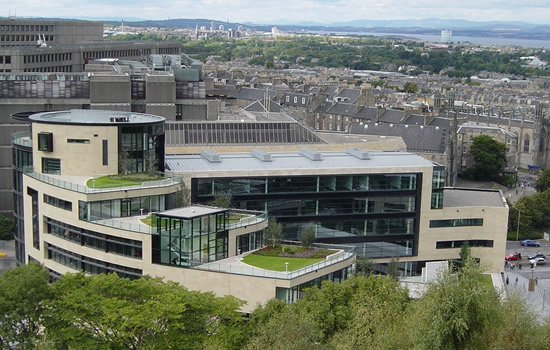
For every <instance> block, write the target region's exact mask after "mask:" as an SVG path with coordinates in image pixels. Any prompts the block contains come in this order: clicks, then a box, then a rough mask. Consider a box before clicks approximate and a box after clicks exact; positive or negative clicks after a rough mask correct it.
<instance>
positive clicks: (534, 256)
mask: <svg viewBox="0 0 550 350" xmlns="http://www.w3.org/2000/svg"><path fill="white" fill-rule="evenodd" d="M528 258H529V260H533V259H536V258H544V254H542V253H535V254H531V255H529V256H528Z"/></svg>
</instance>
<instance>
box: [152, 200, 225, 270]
mask: <svg viewBox="0 0 550 350" xmlns="http://www.w3.org/2000/svg"><path fill="white" fill-rule="evenodd" d="M227 215H228V212H227V211H223V212H221V213H214V214H209V215H203V216H197V217H194V218H190V219H185V218H179V217H164V216H156V215H155V216H154V217H153V220H156V228H157V235H155V236H153V263H157V264H168V265H177V266H185V267H187V266H193V265H197V264H203V263H207V262H212V261H216V260H220V259H225V258H227V255H228V252H227V246H228V231H227V230H226V227H225V224H226V216H227Z"/></svg>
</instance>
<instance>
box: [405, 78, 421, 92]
mask: <svg viewBox="0 0 550 350" xmlns="http://www.w3.org/2000/svg"><path fill="white" fill-rule="evenodd" d="M417 91H418V85H416V83H413V82H410V81H408V82H406V83H405V85H403V92H406V93H409V94H414V93H416V92H417Z"/></svg>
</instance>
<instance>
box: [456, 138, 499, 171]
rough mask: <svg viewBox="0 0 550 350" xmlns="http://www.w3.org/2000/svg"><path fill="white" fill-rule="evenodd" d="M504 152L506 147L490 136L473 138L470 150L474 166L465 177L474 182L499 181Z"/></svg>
mask: <svg viewBox="0 0 550 350" xmlns="http://www.w3.org/2000/svg"><path fill="white" fill-rule="evenodd" d="M505 151H506V145H505V144H503V143H501V142H498V141H496V140H493V138H492V137H491V136H487V135H480V136H476V137H474V138H473V142H472V147H471V148H470V154H471V156H472V158H473V161H474V164H473V166H472V167H471V168H469V169H468V170H467V172H466V173H465V176H467V177H471V178H473V179H475V180H487V181H497V182H498V181H500V179H501V177H502V171H503V170H504V165H505V163H506V154H505Z"/></svg>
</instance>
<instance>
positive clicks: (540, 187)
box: [535, 169, 550, 192]
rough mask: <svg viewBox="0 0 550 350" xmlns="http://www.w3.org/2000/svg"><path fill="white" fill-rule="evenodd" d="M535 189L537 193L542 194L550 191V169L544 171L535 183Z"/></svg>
mask: <svg viewBox="0 0 550 350" xmlns="http://www.w3.org/2000/svg"><path fill="white" fill-rule="evenodd" d="M535 188H536V189H537V191H538V192H544V191H546V190H547V189H550V169H544V170H543V171H542V172H541V173H540V174H539V176H538V178H537V181H536V182H535Z"/></svg>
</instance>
